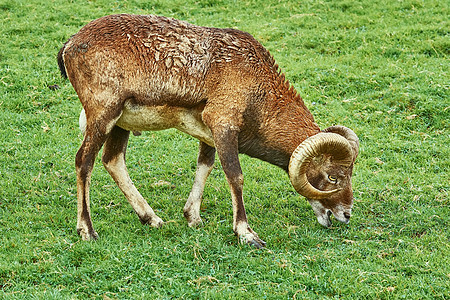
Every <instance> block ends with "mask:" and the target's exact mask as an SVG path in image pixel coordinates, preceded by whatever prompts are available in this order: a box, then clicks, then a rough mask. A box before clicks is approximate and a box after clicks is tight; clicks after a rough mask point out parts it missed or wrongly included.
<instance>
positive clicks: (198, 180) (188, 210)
mask: <svg viewBox="0 0 450 300" xmlns="http://www.w3.org/2000/svg"><path fill="white" fill-rule="evenodd" d="M199 148H200V149H199V153H198V159H197V170H196V171H195V180H194V184H193V186H192V190H191V193H190V194H189V198H188V200H187V201H186V204H185V206H184V209H183V211H184V217H185V218H186V219H187V221H188V225H189V226H196V225H198V224H201V223H202V219H201V218H200V205H201V203H202V195H203V190H204V189H205V184H206V179H207V178H208V176H209V174H210V173H211V170H212V169H213V166H214V158H215V154H216V149H215V148H213V147H211V146H208V145H207V144H205V143H203V142H200V147H199Z"/></svg>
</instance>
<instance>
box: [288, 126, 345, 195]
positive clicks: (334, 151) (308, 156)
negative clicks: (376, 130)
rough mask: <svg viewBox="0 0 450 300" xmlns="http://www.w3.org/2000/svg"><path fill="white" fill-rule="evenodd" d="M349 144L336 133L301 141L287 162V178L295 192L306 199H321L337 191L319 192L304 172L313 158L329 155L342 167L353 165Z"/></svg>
mask: <svg viewBox="0 0 450 300" xmlns="http://www.w3.org/2000/svg"><path fill="white" fill-rule="evenodd" d="M352 151H353V150H352V147H351V145H350V142H349V141H348V140H347V139H346V138H344V137H343V136H341V135H339V134H336V133H326V132H320V133H318V134H316V135H313V136H311V137H309V138H307V139H306V140H304V141H303V143H301V144H300V145H299V146H298V147H297V148H296V149H295V150H294V152H293V153H292V155H291V159H290V162H289V178H290V180H291V183H292V185H293V186H294V188H295V190H296V191H297V192H298V193H299V194H300V195H302V196H304V197H306V198H308V199H323V198H327V197H329V196H330V195H332V194H334V193H336V192H338V191H339V189H335V190H332V191H320V190H318V189H316V188H315V187H313V186H312V185H311V183H309V181H308V178H307V176H306V170H307V168H308V166H309V163H310V162H311V160H312V159H313V158H314V157H317V156H319V155H321V154H325V153H326V154H330V155H331V156H332V158H333V161H336V162H338V163H339V164H341V165H344V166H350V165H351V164H352V163H353V152H352Z"/></svg>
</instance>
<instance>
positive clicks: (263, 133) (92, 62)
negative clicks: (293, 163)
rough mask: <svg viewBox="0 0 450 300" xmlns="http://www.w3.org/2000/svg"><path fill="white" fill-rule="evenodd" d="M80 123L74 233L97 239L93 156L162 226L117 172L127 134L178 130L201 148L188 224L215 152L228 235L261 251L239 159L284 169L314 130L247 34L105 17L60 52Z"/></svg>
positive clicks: (196, 219) (143, 214)
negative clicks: (226, 199) (228, 209)
mask: <svg viewBox="0 0 450 300" xmlns="http://www.w3.org/2000/svg"><path fill="white" fill-rule="evenodd" d="M58 58H59V59H58V61H59V66H60V69H61V72H62V74H63V75H64V76H66V77H68V78H69V79H70V82H71V83H72V85H73V87H74V89H75V91H76V92H77V94H78V96H79V99H80V101H81V103H82V106H83V109H84V112H85V117H86V124H83V125H84V128H85V136H84V140H83V144H82V146H81V148H80V150H79V151H78V153H77V156H76V167H77V186H78V224H77V228H78V232H79V234H80V235H81V236H82V237H83V239H92V238H96V237H97V233H96V232H95V231H94V229H93V226H92V222H91V218H90V211H89V183H90V176H91V171H92V168H93V164H94V158H95V156H96V155H97V153H98V151H99V150H100V148H101V147H102V145H103V144H105V149H104V152H103V158H102V159H103V163H104V165H105V167H106V168H107V170H108V171H109V172H110V174H111V176H112V177H113V178H114V180H115V181H116V183H117V184H118V186H119V187H120V188H121V190H122V191H123V193H124V194H125V196H126V197H127V199H128V200H129V202H130V203H131V205H132V206H133V208H134V209H135V211H136V213H137V214H138V215H139V217H140V219H141V221H142V222H143V223H148V224H151V225H152V226H160V225H161V224H162V220H161V219H160V218H159V217H158V216H156V214H155V213H154V212H153V210H152V209H151V208H150V206H148V204H147V202H146V201H145V200H144V199H143V197H142V196H141V195H140V193H139V192H138V191H137V190H136V188H135V187H134V185H133V184H132V182H131V179H130V178H129V176H128V173H127V171H126V167H125V149H126V144H127V141H128V135H129V131H143V130H162V129H167V128H177V129H179V130H181V131H183V132H186V133H188V134H190V135H192V136H194V137H196V138H198V139H199V140H200V141H201V142H200V152H199V158H198V168H197V173H196V180H195V182H194V187H193V189H192V191H191V194H190V197H189V199H188V202H187V203H186V206H185V209H184V211H185V216H186V218H187V219H188V221H189V224H190V225H196V224H198V223H200V222H201V219H200V216H199V208H200V201H201V195H202V192H203V188H204V184H205V181H206V177H207V176H208V174H209V172H210V171H211V168H212V165H213V163H214V156H215V152H216V150H217V152H218V156H219V158H220V161H221V163H222V166H223V169H224V172H225V174H226V176H227V180H228V182H229V184H230V188H231V194H232V199H233V214H234V218H233V220H234V230H235V232H236V233H237V235H238V236H239V237H240V238H241V240H242V241H244V242H248V243H251V244H254V245H255V246H257V247H261V246H264V244H265V243H264V242H263V241H262V240H261V239H259V237H258V235H257V234H256V233H255V232H253V231H252V230H251V229H250V227H249V226H248V223H247V218H246V215H245V210H244V204H243V199H242V185H243V177H242V171H241V168H240V165H239V158H238V153H245V154H248V155H249V156H252V157H256V158H260V159H262V160H264V161H267V162H269V163H272V164H274V165H277V166H279V167H281V168H283V169H284V170H286V171H288V165H289V160H290V157H291V154H292V153H293V151H294V150H295V149H296V147H297V146H298V145H299V144H300V143H301V142H302V141H304V140H305V139H307V138H308V137H310V136H313V135H316V134H317V133H319V132H320V129H319V127H318V126H317V124H316V123H315V122H314V119H313V116H312V115H311V113H310V112H309V110H308V109H307V108H306V106H305V104H304V102H303V100H302V99H301V98H300V96H299V95H298V94H297V92H296V91H295V90H294V88H293V87H292V86H291V85H290V84H289V83H288V82H287V81H286V79H285V77H284V75H283V74H281V73H280V71H279V70H278V66H277V65H276V64H275V61H274V59H273V58H272V56H271V55H270V54H269V52H268V51H267V50H266V49H265V48H264V47H263V46H262V45H261V44H260V43H259V42H257V41H256V40H255V39H254V38H253V37H252V36H251V35H250V34H248V33H245V32H242V31H239V30H234V29H218V28H208V27H199V26H195V25H191V24H189V23H186V22H183V21H178V20H174V19H169V18H165V17H159V16H136V15H113V16H107V17H103V18H100V19H98V20H95V21H93V22H91V23H89V24H88V25H86V26H84V27H83V28H82V29H81V30H80V31H79V32H78V33H77V34H75V35H74V36H73V37H71V38H70V39H69V41H68V42H67V43H66V44H65V45H64V47H63V48H62V49H61V51H60V52H59V55H58Z"/></svg>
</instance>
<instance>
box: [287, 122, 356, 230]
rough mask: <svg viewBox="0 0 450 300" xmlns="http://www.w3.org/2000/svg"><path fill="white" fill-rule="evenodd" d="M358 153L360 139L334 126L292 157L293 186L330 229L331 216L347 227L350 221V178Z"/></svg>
mask: <svg viewBox="0 0 450 300" xmlns="http://www.w3.org/2000/svg"><path fill="white" fill-rule="evenodd" d="M358 149H359V140H358V137H357V136H356V134H355V133H354V132H353V131H352V130H351V129H349V128H347V127H344V126H332V127H329V128H327V129H325V130H323V131H321V132H320V133H318V134H316V135H314V136H311V137H309V138H307V139H306V140H305V141H303V143H301V144H300V145H299V146H298V147H297V148H296V150H295V151H294V153H293V154H292V156H291V159H290V163H289V177H290V179H291V183H292V185H293V186H294V188H295V190H296V191H297V192H298V193H299V194H300V195H302V196H304V197H306V198H307V200H308V202H309V203H310V204H311V206H312V208H313V210H314V213H315V215H316V217H317V220H318V221H319V223H320V224H321V225H323V226H326V227H329V226H331V220H330V216H331V215H333V216H334V217H335V218H336V220H338V221H340V222H343V223H346V224H347V223H348V222H349V221H350V216H351V211H352V206H353V191H352V182H351V177H352V172H353V164H354V162H355V159H356V157H357V156H358Z"/></svg>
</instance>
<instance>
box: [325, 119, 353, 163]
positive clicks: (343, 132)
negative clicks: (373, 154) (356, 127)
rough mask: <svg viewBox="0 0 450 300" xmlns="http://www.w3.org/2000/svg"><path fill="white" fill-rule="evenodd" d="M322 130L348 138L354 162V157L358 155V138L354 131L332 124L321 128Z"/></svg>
mask: <svg viewBox="0 0 450 300" xmlns="http://www.w3.org/2000/svg"><path fill="white" fill-rule="evenodd" d="M322 132H332V133H337V134H339V135H341V136H343V137H345V138H346V139H347V140H348V142H349V143H350V146H351V147H352V152H353V162H355V160H356V157H357V156H358V153H359V138H358V136H357V135H356V133H355V132H353V130H351V129H350V128H347V127H345V126H341V125H334V126H330V127H328V128H327V129H324V130H322Z"/></svg>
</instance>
